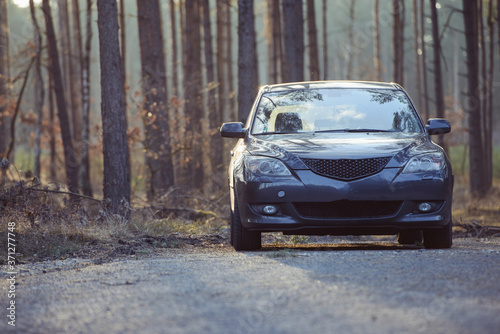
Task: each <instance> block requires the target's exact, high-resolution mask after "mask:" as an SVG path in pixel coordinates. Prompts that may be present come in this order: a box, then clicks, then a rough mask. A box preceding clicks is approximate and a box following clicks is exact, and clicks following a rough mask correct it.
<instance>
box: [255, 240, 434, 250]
mask: <svg viewBox="0 0 500 334" xmlns="http://www.w3.org/2000/svg"><path fill="white" fill-rule="evenodd" d="M423 248H424V246H423V245H400V244H398V243H387V242H384V243H381V242H355V243H328V244H324V243H322V244H292V245H290V244H268V245H262V249H261V250H260V251H263V252H270V251H279V250H302V251H360V250H361V251H370V250H373V251H384V250H387V251H390V250H420V249H423Z"/></svg>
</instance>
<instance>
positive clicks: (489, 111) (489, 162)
mask: <svg viewBox="0 0 500 334" xmlns="http://www.w3.org/2000/svg"><path fill="white" fill-rule="evenodd" d="M494 24H495V20H494V17H493V0H489V2H488V32H489V39H490V46H489V47H490V50H489V52H490V54H489V64H490V68H489V71H488V73H489V76H488V79H489V80H488V95H487V108H486V110H485V116H486V117H485V118H486V122H485V123H486V128H485V129H484V132H485V133H486V143H485V153H486V163H485V167H486V170H485V184H486V187H487V188H488V189H489V188H490V187H491V186H492V185H493V93H492V92H493V89H494V88H493V78H494V73H495V62H494V58H495V31H494ZM497 24H499V25H500V22H497Z"/></svg>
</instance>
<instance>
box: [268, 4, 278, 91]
mask: <svg viewBox="0 0 500 334" xmlns="http://www.w3.org/2000/svg"><path fill="white" fill-rule="evenodd" d="M267 4H268V13H267V17H268V21H269V27H268V29H269V32H268V41H269V43H268V48H269V52H268V54H269V56H268V58H269V59H268V73H269V83H279V82H281V76H282V65H281V59H282V47H281V46H282V40H281V11H280V2H279V0H268V1H267Z"/></svg>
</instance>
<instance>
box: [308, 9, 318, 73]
mask: <svg viewBox="0 0 500 334" xmlns="http://www.w3.org/2000/svg"><path fill="white" fill-rule="evenodd" d="M307 32H308V36H309V40H308V42H309V43H308V44H309V75H310V80H319V56H318V31H317V29H316V11H315V9H314V0H307Z"/></svg>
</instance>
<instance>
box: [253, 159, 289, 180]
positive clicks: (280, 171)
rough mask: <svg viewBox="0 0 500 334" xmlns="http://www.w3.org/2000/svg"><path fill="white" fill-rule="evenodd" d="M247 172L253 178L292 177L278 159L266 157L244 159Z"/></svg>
mask: <svg viewBox="0 0 500 334" xmlns="http://www.w3.org/2000/svg"><path fill="white" fill-rule="evenodd" d="M245 167H246V170H247V172H249V173H250V174H252V175H254V176H289V175H292V173H290V171H289V170H288V168H287V167H286V166H285V164H284V163H282V162H281V161H280V160H278V159H273V158H268V157H252V156H247V157H246V158H245Z"/></svg>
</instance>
